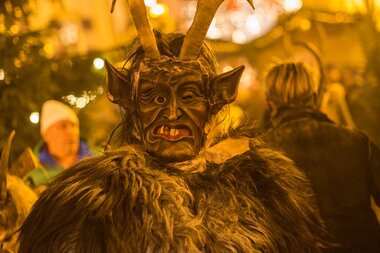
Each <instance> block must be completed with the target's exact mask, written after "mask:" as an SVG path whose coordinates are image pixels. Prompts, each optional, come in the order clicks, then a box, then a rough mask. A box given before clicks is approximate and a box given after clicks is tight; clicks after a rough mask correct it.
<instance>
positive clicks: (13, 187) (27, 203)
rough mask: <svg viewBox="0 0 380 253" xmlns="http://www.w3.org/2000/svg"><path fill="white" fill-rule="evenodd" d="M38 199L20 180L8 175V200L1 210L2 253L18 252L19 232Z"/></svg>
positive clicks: (0, 241)
mask: <svg viewBox="0 0 380 253" xmlns="http://www.w3.org/2000/svg"><path fill="white" fill-rule="evenodd" d="M36 199H37V197H36V195H35V194H34V192H33V191H32V190H31V189H30V188H29V187H28V186H26V185H25V184H24V182H23V181H22V180H21V179H20V178H18V177H15V176H11V175H7V199H6V201H5V203H4V205H3V206H2V207H1V210H0V244H1V247H2V250H0V252H17V246H18V245H17V236H18V231H17V230H18V229H19V228H20V227H21V225H22V223H23V222H24V221H25V218H26V216H27V215H28V213H29V211H30V209H31V208H32V205H33V204H34V202H35V201H36Z"/></svg>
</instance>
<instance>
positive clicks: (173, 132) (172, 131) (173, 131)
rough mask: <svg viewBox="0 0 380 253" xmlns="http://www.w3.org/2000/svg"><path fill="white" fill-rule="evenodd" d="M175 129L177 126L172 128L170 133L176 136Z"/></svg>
mask: <svg viewBox="0 0 380 253" xmlns="http://www.w3.org/2000/svg"><path fill="white" fill-rule="evenodd" d="M175 130H176V129H175V128H171V129H170V135H171V136H175Z"/></svg>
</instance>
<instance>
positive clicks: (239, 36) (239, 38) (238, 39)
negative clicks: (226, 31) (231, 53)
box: [232, 30, 247, 44]
mask: <svg viewBox="0 0 380 253" xmlns="http://www.w3.org/2000/svg"><path fill="white" fill-rule="evenodd" d="M232 42H234V43H236V44H244V43H246V42H247V36H246V35H245V33H244V32H242V31H240V30H235V31H234V32H233V33H232Z"/></svg>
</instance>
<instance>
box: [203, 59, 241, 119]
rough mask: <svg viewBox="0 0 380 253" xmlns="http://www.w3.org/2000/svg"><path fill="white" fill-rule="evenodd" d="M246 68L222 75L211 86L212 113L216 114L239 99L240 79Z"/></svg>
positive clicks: (238, 68)
mask: <svg viewBox="0 0 380 253" xmlns="http://www.w3.org/2000/svg"><path fill="white" fill-rule="evenodd" d="M244 68H245V66H240V67H237V68H235V69H233V70H231V71H228V72H226V73H223V74H220V75H218V76H217V77H215V79H214V80H213V81H212V83H211V84H210V101H211V113H213V114H215V113H217V112H218V111H220V109H222V107H223V106H225V105H226V104H229V103H232V102H234V101H235V99H236V97H237V91H238V86H239V81H240V77H241V75H242V74H243V71H244Z"/></svg>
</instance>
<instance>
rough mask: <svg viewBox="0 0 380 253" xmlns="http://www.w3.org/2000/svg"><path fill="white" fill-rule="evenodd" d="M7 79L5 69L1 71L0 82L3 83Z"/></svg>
mask: <svg viewBox="0 0 380 253" xmlns="http://www.w3.org/2000/svg"><path fill="white" fill-rule="evenodd" d="M4 79H5V72H4V69H0V80H1V81H3V80H4Z"/></svg>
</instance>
